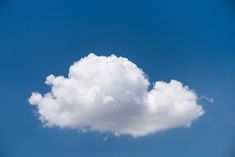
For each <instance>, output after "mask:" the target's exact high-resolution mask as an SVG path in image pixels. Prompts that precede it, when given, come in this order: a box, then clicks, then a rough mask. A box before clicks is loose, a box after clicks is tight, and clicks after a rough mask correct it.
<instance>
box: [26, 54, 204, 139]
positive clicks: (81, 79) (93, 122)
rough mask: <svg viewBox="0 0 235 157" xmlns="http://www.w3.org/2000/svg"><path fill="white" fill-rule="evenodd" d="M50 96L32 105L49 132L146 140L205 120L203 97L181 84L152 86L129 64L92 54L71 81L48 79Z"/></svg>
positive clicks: (34, 98)
mask: <svg viewBox="0 0 235 157" xmlns="http://www.w3.org/2000/svg"><path fill="white" fill-rule="evenodd" d="M45 83H46V84H47V85H49V86H50V87H51V91H50V92H49V93H46V94H44V95H42V94H40V93H38V92H33V93H32V96H31V97H30V98H29V103H30V104H32V105H34V106H35V107H36V108H37V112H38V115H39V119H40V120H41V121H42V123H43V124H44V125H45V126H47V127H53V126H58V127H60V128H72V129H78V130H85V131H99V132H112V133H113V134H115V135H131V136H133V137H141V136H146V135H149V134H153V133H156V132H158V131H162V130H167V129H170V128H175V127H189V126H190V125H191V124H192V123H193V121H195V120H196V119H198V118H199V117H200V116H201V115H203V113H204V110H203V108H202V106H201V105H200V104H198V102H197V100H198V97H197V95H196V93H195V92H194V91H193V90H190V89H189V87H188V86H184V85H183V84H182V83H181V82H179V81H176V80H171V81H170V82H163V81H156V82H155V83H154V87H153V88H152V89H150V82H149V80H148V78H147V77H146V75H145V74H144V72H143V71H142V70H141V69H140V68H139V67H137V65H135V64H134V63H132V62H131V61H129V60H128V59H127V58H123V57H117V56H115V55H111V56H96V55H95V54H90V55H88V56H87V57H84V58H82V59H80V60H79V61H77V62H75V63H74V64H73V65H71V66H70V68H69V73H68V77H64V76H54V75H49V76H48V77H47V79H46V82H45Z"/></svg>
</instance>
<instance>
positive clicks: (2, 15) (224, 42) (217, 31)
mask: <svg viewBox="0 0 235 157" xmlns="http://www.w3.org/2000/svg"><path fill="white" fill-rule="evenodd" d="M234 19H235V3H234V2H233V1H232V0H203V1H202V0H197V1H196V0H195V1H187V0H178V1H173V0H165V1H160V0H155V1H146V0H145V1H142V0H136V1H126V0H125V1H124V0H119V1H106V0H101V1H91V0H87V1H65V0H57V1H53V0H51V1H48V0H41V1H36V0H1V1H0V73H1V81H0V87H1V103H0V104H1V109H0V156H1V157H19V156H20V157H21V156H22V157H32V156H33V157H41V156H44V157H51V156H56V157H67V156H72V157H75V156H81V157H106V156H107V157H132V156H133V157H143V156H147V157H156V156H161V157H172V156H174V157H186V156H187V157H188V156H190V157H205V156H206V157H233V156H234V155H235V151H234V148H235V106H234V105H235V104H234V101H233V99H234V88H235V84H234V80H235V44H234V42H235V29H234V28H235V21H234ZM90 52H94V53H96V54H97V55H110V54H112V53H114V54H116V55H118V56H124V57H127V58H128V59H130V60H131V61H133V62H134V63H136V64H137V65H138V66H139V67H140V68H142V69H143V70H144V71H145V73H146V74H148V76H149V78H150V81H151V82H154V81H155V80H164V81H169V80H171V79H176V80H179V81H181V82H183V83H184V84H186V85H189V86H190V87H192V88H193V89H195V90H196V91H197V93H198V95H205V96H208V97H213V98H214V99H215V102H214V103H212V104H211V103H208V102H207V101H205V100H200V103H201V104H202V105H203V107H204V109H205V111H206V113H205V114H204V115H203V116H202V117H200V118H199V119H198V120H197V121H196V122H195V123H193V125H192V126H191V127H190V128H176V129H172V130H167V131H163V132H160V133H156V134H154V135H149V136H146V137H141V138H137V139H136V138H132V137H129V136H121V137H115V136H112V135H110V134H108V133H107V134H102V133H96V132H90V133H85V134H82V133H79V132H76V131H74V130H73V131H71V130H67V129H65V130H60V129H58V128H43V127H42V124H41V122H40V121H39V120H38V119H37V117H36V116H35V115H34V113H33V111H34V109H35V108H33V107H32V106H30V105H29V104H28V102H27V99H28V98H29V96H30V95H31V92H32V91H40V92H46V91H48V90H49V88H48V87H47V86H45V85H44V84H43V83H44V80H45V78H46V76H48V75H49V74H51V73H53V74H56V75H67V74H68V68H69V66H70V65H71V64H72V63H73V62H74V61H77V60H78V59H80V58H81V57H83V56H86V55H88V54H89V53H90ZM107 135H108V136H109V138H108V140H107V141H104V138H105V137H106V136H107Z"/></svg>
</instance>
